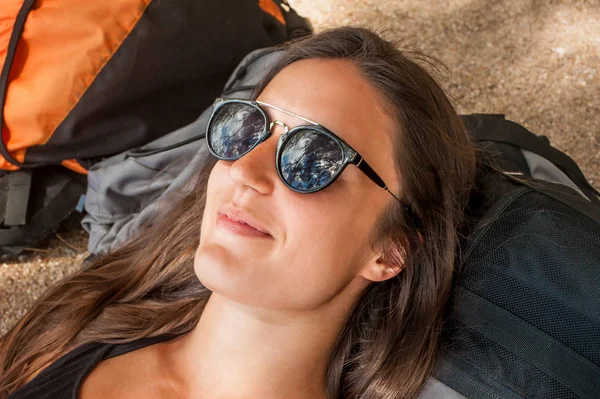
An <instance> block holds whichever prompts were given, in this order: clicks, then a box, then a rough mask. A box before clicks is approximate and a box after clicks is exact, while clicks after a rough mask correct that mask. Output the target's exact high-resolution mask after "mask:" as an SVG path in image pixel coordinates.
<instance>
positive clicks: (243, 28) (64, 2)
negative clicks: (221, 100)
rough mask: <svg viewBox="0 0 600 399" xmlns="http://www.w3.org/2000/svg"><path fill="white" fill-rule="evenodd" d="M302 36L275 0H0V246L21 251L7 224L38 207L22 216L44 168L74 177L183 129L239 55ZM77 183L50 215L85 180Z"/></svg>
mask: <svg viewBox="0 0 600 399" xmlns="http://www.w3.org/2000/svg"><path fill="white" fill-rule="evenodd" d="M308 32H310V26H309V24H308V23H307V21H305V20H304V19H303V18H301V17H299V16H298V15H297V14H296V13H295V12H294V11H293V10H292V9H291V8H290V7H289V5H287V3H286V2H285V1H278V0H219V1H198V0H169V1H166V0H103V1H89V0H37V1H35V0H3V1H2V7H0V70H1V74H0V130H1V132H2V137H1V140H0V176H1V178H0V222H1V224H0V247H4V246H6V245H18V244H20V243H21V244H23V243H25V241H26V243H27V244H32V242H33V241H31V240H24V238H23V237H19V234H18V233H17V232H16V230H15V228H18V227H24V226H27V225H28V224H30V220H31V218H32V217H34V216H35V215H34V214H35V213H36V212H37V211H39V210H40V209H41V208H43V207H45V206H46V205H47V202H48V201H43V200H40V201H37V202H38V204H37V205H35V206H36V207H37V208H39V209H31V206H33V205H32V203H31V200H32V198H34V197H39V196H40V195H45V194H43V192H46V191H48V190H46V189H44V188H42V189H41V193H38V192H34V191H33V190H34V188H35V187H33V186H36V185H37V186H40V187H41V186H43V185H44V183H42V180H44V179H45V178H46V177H47V175H49V174H52V175H56V173H58V172H56V170H57V169H56V168H51V167H50V166H52V165H62V166H63V167H66V168H68V170H67V172H61V174H65V173H66V176H67V177H65V178H66V179H67V180H69V179H70V177H69V176H72V175H73V174H79V175H81V176H83V177H85V174H86V173H87V170H88V169H89V167H90V166H91V165H93V164H94V163H95V162H97V161H99V160H101V159H103V158H104V157H106V156H110V155H113V154H117V153H121V152H123V151H125V150H127V149H130V148H136V147H139V146H141V145H143V144H145V143H148V142H150V141H152V140H154V139H156V138H158V137H160V136H163V135H165V134H166V133H168V132H171V131H173V130H175V129H177V128H179V127H181V126H184V125H186V124H189V123H190V122H192V121H193V120H195V119H196V118H197V117H198V116H199V115H200V113H201V112H202V111H203V110H204V109H205V108H206V107H207V106H209V105H210V104H211V103H212V100H213V99H214V98H215V97H216V96H217V95H219V94H220V92H221V90H222V88H223V85H224V84H225V82H226V79H227V78H228V77H229V74H230V73H231V71H232V70H233V69H234V68H235V66H236V65H237V64H238V63H239V61H240V60H241V59H242V58H243V57H244V56H245V55H246V54H247V53H249V52H250V51H251V50H254V49H257V48H261V47H268V46H273V45H276V44H279V43H282V42H284V41H285V40H287V39H289V38H291V37H294V36H298V35H302V34H305V33H308ZM40 168H41V169H44V170H45V172H44V173H43V174H41V173H42V172H39V171H38V169H40ZM48 168H49V169H48ZM62 169H65V168H62ZM15 171H18V172H20V173H16V172H15ZM36 174H37V175H40V178H39V179H36V176H35V175H36ZM59 180H60V181H61V183H60V184H59V183H56V182H54V183H52V184H54V185H55V186H56V184H58V186H62V185H64V184H66V183H65V181H64V179H63V178H62V177H61V178H59ZM76 180H77V179H76ZM63 183H64V184H63ZM77 186H78V187H79V189H73V190H74V192H76V193H72V194H70V195H69V199H68V200H67V199H62V200H60V201H59V202H61V203H62V204H63V205H62V208H63V211H62V212H58V211H56V210H55V211H54V212H58V213H61V216H60V217H64V216H65V215H64V213H65V212H67V213H68V212H70V211H71V210H73V208H74V207H75V205H76V204H77V201H78V200H79V197H80V195H81V194H82V193H83V192H84V191H85V179H84V180H82V179H78V183H77ZM56 190H58V191H60V189H59V188H56ZM50 191H52V190H50ZM34 202H35V201H34ZM44 202H46V204H44ZM67 202H68V204H66V203H67ZM59 207H60V206H59ZM57 217H58V216H57ZM49 219H52V221H48V223H47V224H48V226H54V225H56V224H57V222H56V218H55V217H51V218H49ZM28 227H29V228H31V226H28ZM2 229H4V230H11V231H12V232H11V231H8V232H7V231H1V230H2ZM33 230H37V229H36V228H33ZM3 233H6V234H4V236H6V240H8V241H6V240H4V239H3ZM33 235H34V236H37V235H39V231H37V232H35V234H33Z"/></svg>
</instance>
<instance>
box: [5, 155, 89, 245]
mask: <svg viewBox="0 0 600 399" xmlns="http://www.w3.org/2000/svg"><path fill="white" fill-rule="evenodd" d="M11 179H12V180H14V181H13V182H11ZM1 180H2V184H1V185H0V187H4V188H6V187H8V188H9V189H8V190H7V191H6V192H5V193H3V195H1V196H0V199H1V200H2V203H1V204H0V209H1V208H3V207H4V209H5V212H4V213H3V215H4V223H3V224H2V223H0V225H1V226H2V227H1V228H0V253H8V254H16V253H19V252H20V251H21V250H22V248H23V247H27V246H32V245H36V244H37V243H38V242H39V241H40V240H42V239H43V238H45V237H46V235H47V234H49V233H50V232H51V231H52V229H54V228H56V227H57V226H58V224H59V223H60V222H61V221H62V220H63V219H65V218H66V217H67V216H69V214H71V212H72V211H73V210H76V209H77V207H78V203H79V201H80V199H81V196H82V195H83V194H84V193H85V190H86V176H84V175H80V174H78V173H76V172H73V171H70V170H67V169H65V168H63V167H61V166H49V167H40V168H36V169H33V170H26V171H21V170H20V171H17V172H10V173H8V174H6V175H4V176H3V177H2V179H1ZM7 182H8V184H7ZM32 182H33V184H32ZM18 201H22V203H21V204H19V203H18ZM29 214H30V215H29ZM7 222H8V223H7Z"/></svg>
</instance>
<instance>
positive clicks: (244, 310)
mask: <svg viewBox="0 0 600 399" xmlns="http://www.w3.org/2000/svg"><path fill="white" fill-rule="evenodd" d="M362 288H364V285H363V283H362V282H360V281H358V280H356V281H355V282H353V283H351V284H350V285H349V286H348V287H347V288H346V289H345V290H344V291H343V292H342V293H341V294H340V295H338V296H337V297H336V298H334V299H333V300H332V301H330V302H329V303H327V304H325V305H323V306H322V307H321V308H318V309H310V310H303V311H294V312H291V311H275V310H269V311H268V312H267V311H266V310H265V309H257V308H251V307H248V306H246V305H243V304H240V303H236V302H234V301H231V300H229V299H228V298H226V297H224V296H221V295H219V294H217V293H215V292H213V293H212V294H211V297H210V299H209V301H208V303H207V304H206V307H205V309H204V312H203V314H202V317H201V318H200V321H199V322H198V324H197V325H196V327H195V328H194V329H193V330H192V331H190V332H189V333H188V334H186V335H185V336H182V337H180V338H178V339H177V340H174V341H173V342H172V343H170V344H167V346H169V348H165V349H166V351H165V353H168V356H169V358H170V360H169V361H168V363H169V364H170V366H168V369H169V373H171V374H176V375H177V376H178V377H177V379H178V380H179V381H181V382H182V385H183V386H186V387H187V389H186V390H187V391H188V392H193V393H194V394H193V395H189V397H192V398H196V397H200V398H207V397H210V398H264V399H270V398H282V397H285V398H298V399H300V398H311V399H315V398H326V397H327V395H326V392H327V390H326V387H327V379H326V375H327V369H328V366H329V359H330V357H331V355H332V352H333V349H334V345H335V342H336V340H337V337H338V336H339V334H340V332H341V330H342V328H343V326H344V324H345V323H346V321H347V316H349V314H350V312H351V310H352V307H353V303H352V301H349V300H348V298H349V297H354V296H355V295H356V292H355V291H356V290H357V289H362ZM351 291H354V292H351ZM344 293H346V295H343V294H344ZM350 293H351V294H352V295H349V294H350Z"/></svg>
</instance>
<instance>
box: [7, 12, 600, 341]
mask: <svg viewBox="0 0 600 399" xmlns="http://www.w3.org/2000/svg"><path fill="white" fill-rule="evenodd" d="M289 3H290V4H291V5H292V6H293V7H294V8H296V10H297V11H298V12H299V13H300V14H301V15H304V16H307V17H309V18H310V19H311V21H312V23H313V25H314V27H315V29H316V30H317V31H320V30H322V29H325V28H328V27H334V26H340V25H347V24H353V25H362V26H367V27H371V28H375V29H378V30H387V32H386V33H385V35H386V37H388V38H394V39H397V40H401V41H402V42H403V43H404V44H406V45H409V46H413V47H417V48H420V49H421V50H423V51H425V52H427V53H429V54H431V55H433V56H435V57H436V58H438V59H439V60H440V61H442V62H443V63H444V64H445V65H446V66H447V67H448V73H447V74H445V76H444V77H443V84H444V86H445V87H446V89H447V91H448V92H449V94H450V95H451V96H452V97H453V98H454V99H455V101H456V103H457V105H458V109H459V111H460V112H462V113H475V112H481V113H485V112H489V113H502V114H505V115H506V116H507V118H509V119H512V120H514V121H518V122H520V123H521V124H523V125H524V126H526V127H527V128H529V129H530V130H532V131H533V132H535V133H538V134H544V135H546V136H548V137H549V138H550V140H551V141H552V143H553V144H554V145H555V146H556V147H557V148H559V149H561V150H563V151H564V152H566V153H567V154H568V155H570V156H571V157H572V158H574V159H575V160H576V161H577V163H578V164H579V165H580V166H581V169H582V170H583V172H584V174H585V175H586V176H587V178H588V180H590V182H591V183H592V184H593V185H594V186H596V187H600V115H599V114H598V112H599V111H600V23H598V21H600V2H598V1H597V0H589V1H573V0H565V1H550V0H547V1H533V0H513V1H502V2H500V1H495V0H449V1H439V0H419V1H416V0H387V1H379V0H360V1H359V0H319V1H315V0H312V1H309V0H289ZM78 219H79V218H78V216H77V215H75V216H74V217H73V218H71V219H70V220H69V221H68V222H67V223H65V224H64V225H63V226H61V229H60V230H59V232H58V233H57V234H54V235H53V236H52V237H51V238H50V239H49V240H48V242H46V243H45V244H44V245H43V246H40V247H39V248H38V249H37V251H28V252H26V253H24V254H23V255H21V256H20V257H19V258H18V259H17V261H11V262H6V263H2V264H0V335H2V334H4V333H5V332H6V331H7V330H8V328H10V327H11V326H12V325H14V324H15V323H16V321H17V320H18V318H20V317H21V316H22V315H23V313H24V312H25V311H26V310H27V309H28V307H29V306H30V305H31V304H32V302H33V301H34V300H35V299H36V298H37V297H38V296H39V295H40V294H41V293H42V292H44V291H45V290H46V289H47V288H48V286H50V285H51V284H52V283H54V282H55V281H57V280H58V279H60V278H62V277H64V276H65V275H67V274H68V273H71V272H73V271H74V270H76V269H77V268H79V266H80V264H81V262H82V260H83V259H84V258H85V256H86V255H87V253H86V252H85V247H86V236H85V233H84V232H83V230H82V229H81V228H80V227H79V225H78V222H79V220H78ZM59 237H60V238H59ZM40 251H43V252H40Z"/></svg>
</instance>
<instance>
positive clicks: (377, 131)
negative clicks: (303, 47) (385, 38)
mask: <svg viewBox="0 0 600 399" xmlns="http://www.w3.org/2000/svg"><path fill="white" fill-rule="evenodd" d="M258 100H259V101H264V102H266V103H269V104H272V105H275V106H277V107H280V108H282V109H284V110H286V111H290V112H293V113H295V114H298V115H300V116H303V117H305V118H308V119H310V120H313V121H315V122H317V123H319V124H321V125H323V126H325V127H326V128H328V129H329V130H331V131H333V132H334V133H335V134H336V135H338V136H340V137H341V138H343V139H344V140H345V141H346V142H347V143H348V144H350V145H351V146H352V147H353V148H354V149H356V150H357V151H358V152H359V153H360V154H361V155H362V156H363V157H364V158H365V160H366V161H367V162H368V163H369V164H370V165H371V167H373V169H375V171H376V172H377V173H378V174H379V175H380V176H381V177H382V178H383V180H384V181H385V182H386V183H387V184H388V185H390V186H391V187H390V188H394V187H396V185H395V173H394V167H393V165H394V163H393V157H392V134H394V129H395V124H394V121H393V120H392V119H391V118H390V117H389V116H388V115H387V114H386V113H385V112H384V110H383V107H382V105H383V98H382V96H381V94H379V93H378V92H377V90H376V89H375V88H374V87H373V86H372V85H371V84H370V83H369V82H368V81H367V80H366V78H364V77H363V76H362V75H361V73H360V72H359V70H358V69H357V67H356V66H355V65H354V64H352V63H351V62H349V61H344V60H323V59H310V60H302V61H297V62H294V63H292V64H290V65H288V66H287V67H285V68H284V69H283V70H282V71H281V72H279V73H278V74H277V75H276V76H275V77H274V78H273V80H271V82H269V84H268V85H267V86H266V87H265V89H264V90H263V91H262V93H261V94H260V96H259V97H258ZM265 110H266V111H267V112H268V113H269V114H270V116H271V117H272V118H276V119H279V120H281V121H282V122H285V123H286V124H288V125H289V126H290V127H293V126H295V125H299V124H304V123H305V122H303V121H301V120H298V119H296V118H294V117H292V116H289V115H285V114H284V113H281V112H277V111H276V110H272V109H268V108H267V109H265ZM349 169H350V170H353V169H355V168H349ZM351 173H361V172H359V171H358V170H356V171H354V170H353V171H352V172H351ZM371 184H373V183H371Z"/></svg>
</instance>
